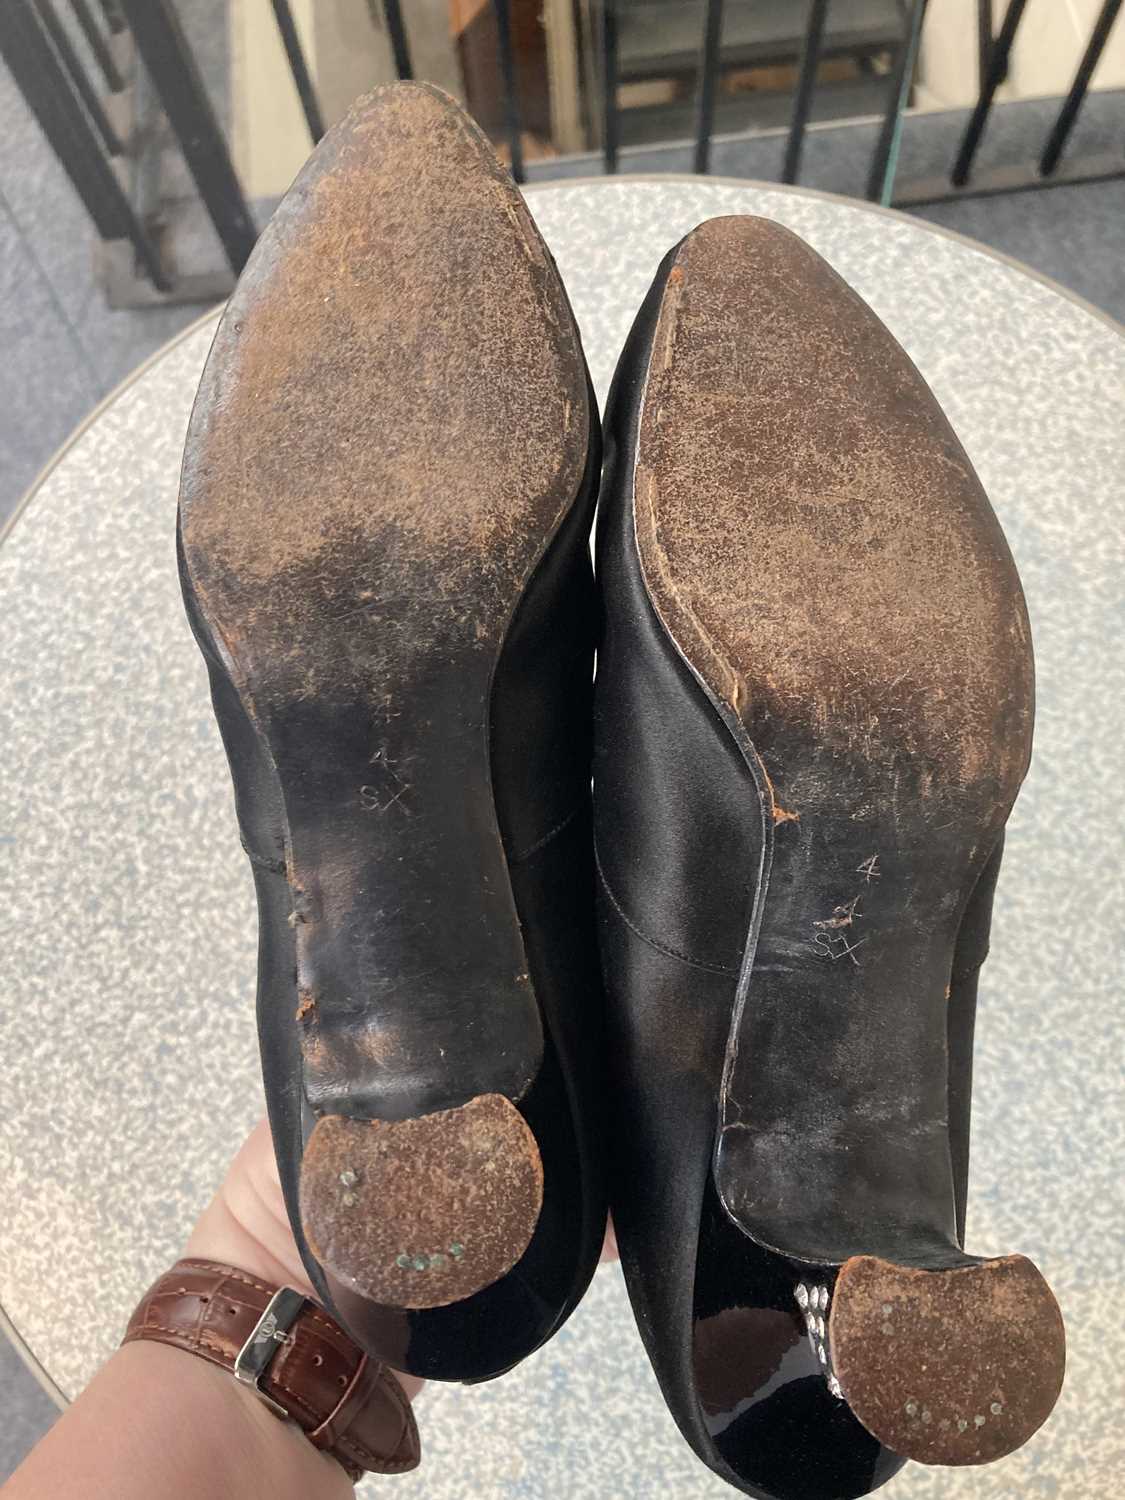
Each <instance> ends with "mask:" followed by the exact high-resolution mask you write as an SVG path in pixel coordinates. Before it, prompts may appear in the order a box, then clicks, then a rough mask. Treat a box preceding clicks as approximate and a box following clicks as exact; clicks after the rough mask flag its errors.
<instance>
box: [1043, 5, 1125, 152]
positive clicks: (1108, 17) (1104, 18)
mask: <svg viewBox="0 0 1125 1500" xmlns="http://www.w3.org/2000/svg"><path fill="white" fill-rule="evenodd" d="M1120 9H1121V0H1105V4H1104V5H1103V6H1102V8H1101V11H1100V13H1099V15H1098V19H1097V20H1096V21H1095V23H1094V29H1093V32H1092V33H1091V35H1090V41H1089V43H1088V45H1087V47H1086V51H1085V52H1084V53H1083V54H1082V61H1081V62H1080V63H1079V64H1078V72H1077V73H1075V75H1074V82H1073V83H1072V84H1071V86H1070V93H1069V94H1067V96H1066V98H1065V99H1064V100H1063V105H1062V108H1061V109H1060V110H1059V114H1058V118H1057V119H1056V121H1055V123H1054V125H1052V127H1051V133H1050V135H1049V136H1048V137H1047V144H1046V145H1045V146H1044V147H1043V155H1042V156H1041V157H1040V158H1039V171H1040V174H1041V175H1042V176H1043V177H1050V175H1051V173H1052V172H1053V171H1054V170H1055V168H1056V167H1057V166H1058V164H1059V158H1060V157H1061V156H1062V154H1063V147H1064V146H1065V145H1066V142H1067V138H1068V137H1069V135H1070V132H1071V130H1073V128H1074V122H1075V120H1077V118H1078V111H1079V110H1080V109H1081V108H1082V102H1083V100H1084V99H1085V98H1086V90H1087V88H1089V86H1090V77H1091V75H1092V74H1093V71H1094V69H1095V68H1096V67H1097V65H1098V58H1099V57H1101V55H1102V50H1103V49H1104V47H1105V44H1106V42H1107V41H1108V40H1109V34H1110V32H1111V31H1112V30H1113V23H1114V21H1116V20H1117V13H1118V11H1119V10H1120Z"/></svg>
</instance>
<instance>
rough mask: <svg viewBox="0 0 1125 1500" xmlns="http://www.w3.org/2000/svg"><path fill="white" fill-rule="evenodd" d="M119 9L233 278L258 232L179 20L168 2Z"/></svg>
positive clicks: (138, 2) (126, 0)
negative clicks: (212, 225) (130, 32)
mask: <svg viewBox="0 0 1125 1500" xmlns="http://www.w3.org/2000/svg"><path fill="white" fill-rule="evenodd" d="M120 5H121V9H122V11H123V12H124V15H125V19H126V20H127V21H128V22H129V27H130V30H131V31H132V33H133V40H134V41H135V42H136V44H137V51H138V52H139V53H140V57H141V61H142V62H143V63H144V65H145V67H146V68H147V69H148V74H149V77H150V78H151V79H152V82H153V85H154V87H155V89H156V92H157V94H158V95H159V98H160V103H161V106H162V107H163V110H164V113H165V114H166V115H167V116H168V120H169V123H170V124H171V126H172V129H173V130H174V131H175V133H176V138H177V139H178V141H179V143H180V149H181V151H182V152H183V153H184V160H185V161H186V162H187V164H188V169H189V170H190V172H191V175H192V177H193V178H194V179H195V185H196V187H197V188H198V189H199V196H200V197H201V198H202V199H203V202H204V203H205V205H206V207H207V212H208V213H209V214H210V216H211V222H212V224H214V226H215V229H216V232H217V233H218V236H219V239H220V240H221V241H222V243H223V250H224V251H225V253H226V257H227V260H228V261H229V262H230V266H231V269H232V270H233V271H234V272H235V274H236V275H237V273H238V272H239V271H241V270H242V268H243V266H244V265H245V264H246V262H247V260H248V259H249V256H250V252H251V250H252V249H253V248H254V241H255V239H256V238H257V231H256V230H255V228H254V221H253V219H252V218H251V217H250V210H249V209H248V208H247V206H246V199H245V198H244V197H243V195H242V187H241V185H240V183H239V181H238V176H237V174H236V173H235V170H234V167H233V166H232V165H231V159H230V155H229V153H228V152H227V147H226V142H225V141H224V140H223V134H222V131H221V130H220V129H219V123H218V121H217V120H216V119H215V112H214V110H213V109H212V108H211V101H210V100H209V99H208V97H207V91H206V89H205V88H204V87H203V80H202V78H201V77H200V76H199V68H198V66H197V65H196V61H195V58H194V56H193V55H192V52H191V49H190V47H189V46H188V44H187V41H186V40H185V38H184V34H183V31H182V30H181V28H180V22H179V19H178V17H177V15H176V13H175V11H174V10H173V9H172V7H171V5H170V4H169V3H168V0H120Z"/></svg>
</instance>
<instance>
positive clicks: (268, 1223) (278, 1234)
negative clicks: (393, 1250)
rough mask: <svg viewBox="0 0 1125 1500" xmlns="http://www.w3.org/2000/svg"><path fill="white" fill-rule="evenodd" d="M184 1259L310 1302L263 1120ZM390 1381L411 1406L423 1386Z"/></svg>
mask: <svg viewBox="0 0 1125 1500" xmlns="http://www.w3.org/2000/svg"><path fill="white" fill-rule="evenodd" d="M184 1253H185V1254H186V1255H188V1256H194V1257H197V1258H199V1259H202V1260H214V1261H219V1262H220V1263H221V1264H224V1265H231V1266H236V1267H238V1269H239V1270H242V1271H251V1272H253V1273H254V1274H255V1275H257V1276H260V1277H261V1278H262V1279H263V1280H264V1281H269V1282H274V1283H277V1284H278V1285H283V1286H294V1287H296V1288H297V1290H298V1291H301V1292H305V1293H306V1294H307V1295H308V1296H310V1297H315V1296H316V1293H315V1292H314V1291H313V1288H312V1286H311V1284H310V1282H309V1279H308V1276H307V1275H306V1273H305V1268H304V1265H303V1264H302V1262H301V1256H300V1254H299V1252H298V1250H297V1244H296V1241H295V1240H294V1238H293V1231H292V1229H291V1228H290V1225H289V1215H288V1214H287V1213H286V1210H285V1200H284V1198H283V1197H282V1194H281V1179H280V1178H279V1176H278V1173H277V1162H276V1160H275V1158H274V1154H273V1144H272V1142H271V1140H270V1131H269V1125H268V1124H267V1123H266V1121H265V1120H262V1121H260V1122H259V1123H258V1124H257V1125H256V1126H255V1127H254V1129H253V1130H252V1131H251V1132H250V1134H249V1136H247V1138H246V1141H245V1142H244V1144H243V1145H242V1148H241V1149H240V1150H239V1152H238V1154H237V1155H236V1156H235V1158H234V1160H233V1161H232V1162H231V1164H230V1168H229V1170H228V1171H227V1175H226V1176H225V1177H224V1178H223V1180H222V1182H221V1183H220V1184H219V1188H218V1191H217V1192H216V1194H215V1196H214V1198H212V1200H211V1202H210V1203H209V1204H208V1206H207V1207H206V1208H205V1209H204V1210H203V1213H202V1214H201V1216H200V1218H199V1222H198V1223H197V1224H196V1226H195V1228H194V1229H193V1230H192V1232H191V1237H190V1239H189V1240H188V1242H187V1249H186V1250H185V1252H184ZM395 1375H396V1376H397V1378H398V1381H399V1384H400V1385H401V1386H402V1388H403V1390H404V1391H405V1392H406V1394H407V1396H408V1397H409V1398H410V1399H411V1400H413V1399H414V1397H415V1396H416V1395H417V1394H418V1392H419V1391H420V1390H421V1389H422V1386H423V1385H424V1384H425V1382H424V1381H422V1380H419V1379H418V1378H417V1377H416V1376H413V1375H403V1374H400V1373H399V1372H398V1371H397V1370H396V1371H395Z"/></svg>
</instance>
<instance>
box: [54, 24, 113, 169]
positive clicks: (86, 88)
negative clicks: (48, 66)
mask: <svg viewBox="0 0 1125 1500" xmlns="http://www.w3.org/2000/svg"><path fill="white" fill-rule="evenodd" d="M34 5H35V9H36V11H37V12H38V15H39V19H40V21H41V22H42V23H43V30H44V31H45V32H46V33H47V35H48V36H49V37H50V39H51V46H52V47H54V49H55V51H56V53H57V54H58V58H59V62H60V63H62V66H63V71H64V72H65V73H66V74H67V76H68V77H69V79H70V81H71V83H72V84H73V86H74V92H75V93H76V94H77V95H78V97H79V98H80V99H81V100H82V103H83V104H84V105H85V107H86V113H87V114H88V115H89V116H90V120H91V122H92V123H93V126H94V129H95V130H96V131H97V132H98V134H99V135H100V136H101V138H102V141H103V143H104V145H105V149H106V150H107V151H108V152H109V154H110V156H120V155H121V154H122V152H123V151H124V149H125V148H124V146H123V145H122V144H121V138H120V136H119V135H118V134H117V131H116V130H114V128H113V126H112V125H111V124H110V123H109V116H108V115H107V114H106V112H105V110H104V109H103V108H102V101H101V100H100V99H99V98H98V96H97V93H96V91H95V90H94V87H93V85H92V84H91V82H90V80H89V79H88V78H87V77H86V72H85V69H84V68H83V66H82V64H81V62H80V61H79V58H78V54H77V53H76V52H75V50H74V48H73V47H72V46H71V43H70V38H69V37H68V36H67V34H66V32H65V30H64V29H63V27H62V26H61V25H60V24H59V18H58V16H56V15H55V12H54V10H53V9H52V8H51V0H34Z"/></svg>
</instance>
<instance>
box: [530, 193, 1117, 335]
mask: <svg viewBox="0 0 1125 1500" xmlns="http://www.w3.org/2000/svg"><path fill="white" fill-rule="evenodd" d="M614 182H654V183H666V182H692V183H697V182H709V183H712V182H713V183H715V184H717V185H718V186H719V187H751V188H766V189H768V190H769V191H770V192H771V193H783V194H785V195H786V196H787V197H792V198H819V199H821V200H823V201H824V202H826V203H840V204H843V205H845V206H846V207H848V208H859V209H862V210H864V212H866V213H869V214H875V215H877V216H878V217H879V218H884V219H892V220H894V221H896V222H897V223H900V224H903V223H905V224H910V225H913V226H915V227H920V228H923V229H925V230H927V231H928V232H929V233H931V234H938V235H942V236H943V237H944V238H945V239H947V240H954V241H956V243H957V244H960V245H964V246H966V247H967V248H968V249H969V250H975V251H976V252H977V253H978V254H979V255H983V256H986V257H987V258H988V259H989V260H997V261H999V262H1000V263H1001V264H1002V265H1006V266H1010V267H1011V269H1012V270H1014V271H1020V272H1022V273H1023V275H1024V276H1027V277H1029V278H1030V279H1031V280H1032V281H1038V282H1039V283H1040V285H1041V286H1045V287H1047V288H1048V289H1049V290H1050V291H1052V292H1056V293H1057V294H1058V295H1059V296H1060V297H1062V298H1064V299H1065V300H1066V301H1067V302H1073V303H1074V304H1075V306H1077V307H1080V308H1081V309H1082V310H1083V311H1084V312H1087V313H1089V314H1090V315H1091V316H1092V317H1094V318H1096V319H1097V320H1098V322H1100V323H1104V324H1106V325H1107V327H1109V328H1110V329H1111V330H1112V331H1113V332H1114V333H1117V334H1120V335H1121V336H1122V337H1123V338H1125V321H1122V320H1121V319H1119V318H1115V317H1114V315H1113V314H1112V313H1111V312H1107V311H1106V310H1105V308H1104V307H1098V306H1097V304H1096V303H1094V302H1091V301H1089V300H1088V299H1087V298H1086V297H1082V296H1080V295H1079V293H1078V292H1072V291H1071V290H1070V288H1069V287H1067V286H1064V285H1063V284H1062V282H1061V281H1056V280H1055V279H1054V277H1053V276H1048V275H1047V273H1046V272H1045V271H1037V270H1036V269H1035V267H1034V266H1029V265H1028V263H1027V262H1026V261H1025V260H1020V258H1019V257H1018V256H1016V255H1009V254H1008V252H1007V251H1006V250H996V249H994V248H993V246H991V245H986V244H985V243H984V241H983V240H976V239H974V238H973V237H972V235H971V234H962V233H961V231H960V230H959V229H948V228H947V227H946V226H945V225H944V224H934V223H932V222H931V221H930V220H929V219H923V218H921V217H920V216H919V215H918V214H912V213H907V211H906V210H905V209H901V208H891V207H889V206H888V205H886V204H883V203H872V202H870V201H869V200H868V199H866V198H852V197H850V196H849V195H848V194H847V193H832V192H829V191H828V189H827V188H813V187H801V186H800V184H797V183H792V182H768V181H766V180H765V179H764V178H761V177H727V176H725V175H721V174H719V173H711V172H706V173H696V172H615V173H613V174H612V175H611V176H605V175H604V174H603V175H597V174H594V175H590V176H587V177H558V178H553V179H552V180H551V181H550V182H525V183H524V184H523V187H522V188H521V191H522V192H523V194H524V196H525V197H526V195H527V194H528V193H545V192H551V191H556V190H557V189H559V188H566V187H590V186H592V185H593V184H596V183H614Z"/></svg>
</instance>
